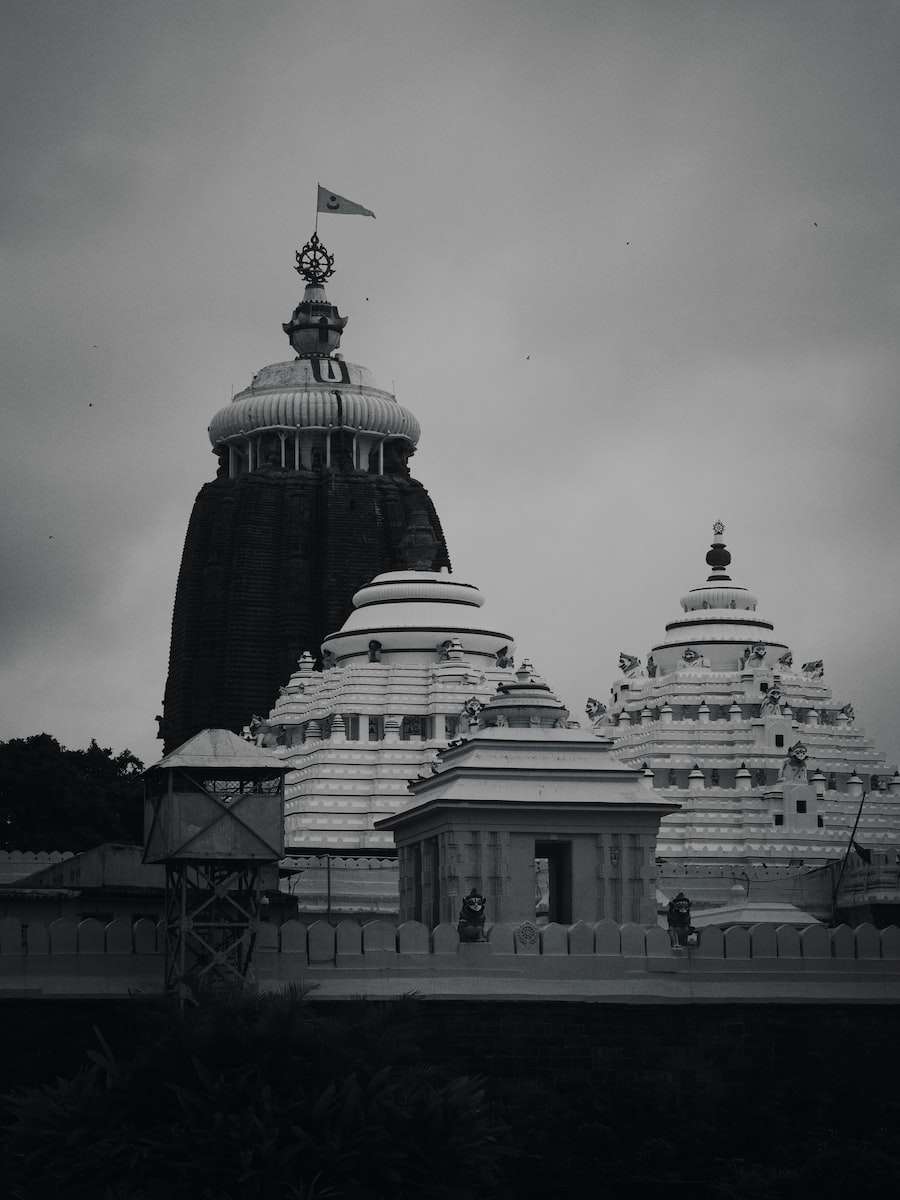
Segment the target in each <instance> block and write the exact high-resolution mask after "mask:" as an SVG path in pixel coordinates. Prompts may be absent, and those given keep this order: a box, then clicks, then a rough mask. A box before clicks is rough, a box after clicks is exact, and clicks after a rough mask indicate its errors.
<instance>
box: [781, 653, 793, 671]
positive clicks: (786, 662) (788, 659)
mask: <svg viewBox="0 0 900 1200" xmlns="http://www.w3.org/2000/svg"><path fill="white" fill-rule="evenodd" d="M778 662H779V663H780V665H781V666H782V667H792V666H793V665H794V656H793V654H792V653H791V652H790V650H785V652H784V654H782V656H781V658H779V660H778Z"/></svg>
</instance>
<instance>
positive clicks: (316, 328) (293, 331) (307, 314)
mask: <svg viewBox="0 0 900 1200" xmlns="http://www.w3.org/2000/svg"><path fill="white" fill-rule="evenodd" d="M294 257H295V258H296V260H297V262H296V266H295V268H294V270H295V271H296V272H297V273H298V275H301V276H302V277H303V278H304V279H305V280H306V288H305V290H304V292H303V299H302V300H301V301H300V303H299V304H298V305H297V307H296V308H295V309H294V311H293V313H292V314H291V319H290V321H288V322H286V323H285V324H284V325H282V327H281V328H282V329H283V330H284V332H285V333H286V334H287V335H288V340H289V341H290V343H291V345H292V346H293V347H294V349H295V350H296V352H297V356H298V357H299V358H317V357H321V356H322V355H329V354H333V353H334V351H335V350H337V348H338V346H340V344H341V334H342V333H343V331H344V326H345V325H346V324H347V320H348V318H347V317H342V316H341V315H340V313H339V312H338V310H337V308H336V306H335V305H334V304H332V303H331V302H330V301H329V299H328V297H327V296H326V294H325V287H324V284H325V280H326V279H330V278H331V276H332V275H333V274H334V255H333V254H331V253H330V252H329V250H328V248H327V247H326V246H325V244H324V243H323V242H321V241H320V240H319V235H318V234H317V233H314V234H313V235H312V237H311V238H310V239H309V241H308V242H307V243H306V244H305V245H304V246H303V247H302V248H301V249H300V250H298V251H297V253H296V254H295V256H294Z"/></svg>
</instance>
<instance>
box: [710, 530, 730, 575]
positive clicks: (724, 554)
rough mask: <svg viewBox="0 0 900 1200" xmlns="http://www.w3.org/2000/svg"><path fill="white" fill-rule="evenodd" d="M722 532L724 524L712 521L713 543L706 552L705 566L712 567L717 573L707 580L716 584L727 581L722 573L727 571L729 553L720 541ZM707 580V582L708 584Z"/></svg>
mask: <svg viewBox="0 0 900 1200" xmlns="http://www.w3.org/2000/svg"><path fill="white" fill-rule="evenodd" d="M724 532H725V522H724V521H714V522H713V542H712V545H711V546H710V548H709V549H708V550H707V552H706V562H707V564H708V565H709V566H710V567H712V569H713V571H714V572H719V574H714V575H710V576H709V580H716V581H717V582H721V581H723V580H727V579H728V576H727V575H726V574H724V572H725V571H726V570H727V569H728V567H729V565H730V563H731V553H730V551H729V550H728V548H727V547H726V545H725V543H724V542H723V541H722V540H721V538H722V534H723V533H724ZM709 580H708V581H707V582H709Z"/></svg>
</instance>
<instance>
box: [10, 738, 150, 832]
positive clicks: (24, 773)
mask: <svg viewBox="0 0 900 1200" xmlns="http://www.w3.org/2000/svg"><path fill="white" fill-rule="evenodd" d="M142 770H143V764H142V763H141V762H140V760H139V759H137V758H135V756H134V755H133V754H132V753H131V752H130V751H129V750H123V751H122V752H121V754H113V752H112V750H111V749H110V748H109V747H106V748H104V747H101V746H98V745H97V743H96V741H91V744H90V746H88V748H87V749H86V750H67V749H66V747H65V746H61V745H60V744H59V742H58V741H57V740H56V738H54V737H51V736H50V734H49V733H39V734H35V735H34V736H33V737H28V738H13V739H12V740H11V741H8V742H0V849H3V850H73V851H78V850H88V849H90V848H91V847H92V846H98V845H100V843H101V842H130V843H137V842H140V841H142V839H143V810H142V803H143V800H142V797H143V785H142V782H141V779H140V773H141V771H142Z"/></svg>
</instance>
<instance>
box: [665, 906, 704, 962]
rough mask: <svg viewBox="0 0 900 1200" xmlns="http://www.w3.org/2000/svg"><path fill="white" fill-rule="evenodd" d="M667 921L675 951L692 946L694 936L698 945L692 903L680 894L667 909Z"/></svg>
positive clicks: (670, 939)
mask: <svg viewBox="0 0 900 1200" xmlns="http://www.w3.org/2000/svg"><path fill="white" fill-rule="evenodd" d="M666 920H667V921H668V925H669V941H670V942H671V943H672V949H673V950H684V949H686V948H687V947H688V946H689V945H690V944H691V942H690V940H689V939H690V938H691V936H692V935H693V936H694V938H695V943H696V933H697V931H696V929H694V927H693V925H692V924H691V902H690V900H689V899H688V898H687V896H686V895H685V894H684V892H679V893H678V895H677V896H676V897H675V899H674V900H670V901H669V904H668V908H667V909H666Z"/></svg>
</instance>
